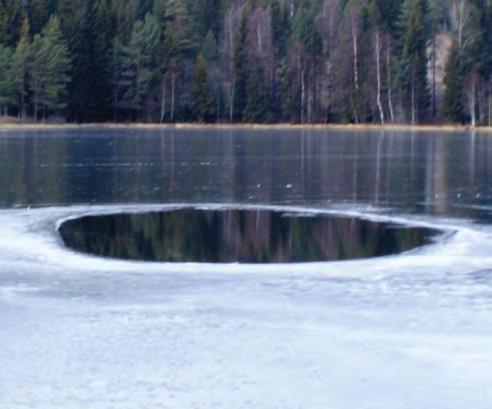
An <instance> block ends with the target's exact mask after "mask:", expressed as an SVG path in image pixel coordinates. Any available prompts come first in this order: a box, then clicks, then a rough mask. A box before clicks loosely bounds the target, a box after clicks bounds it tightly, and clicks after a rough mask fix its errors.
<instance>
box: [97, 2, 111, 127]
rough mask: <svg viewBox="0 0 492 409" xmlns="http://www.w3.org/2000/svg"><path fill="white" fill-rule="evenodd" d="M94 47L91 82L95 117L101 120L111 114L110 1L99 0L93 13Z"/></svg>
mask: <svg viewBox="0 0 492 409" xmlns="http://www.w3.org/2000/svg"><path fill="white" fill-rule="evenodd" d="M92 26H93V28H94V33H95V35H94V49H93V53H94V55H93V59H92V66H93V68H92V70H93V79H94V80H93V83H92V84H91V88H92V90H93V92H94V99H95V104H96V110H95V119H97V120H103V119H105V118H108V117H109V116H110V114H111V108H110V107H111V101H112V83H111V57H112V52H113V50H112V47H113V38H114V36H115V21H114V18H113V14H112V12H111V7H110V1H109V0H100V1H99V3H98V4H97V6H96V9H95V13H94V23H93V25H92Z"/></svg>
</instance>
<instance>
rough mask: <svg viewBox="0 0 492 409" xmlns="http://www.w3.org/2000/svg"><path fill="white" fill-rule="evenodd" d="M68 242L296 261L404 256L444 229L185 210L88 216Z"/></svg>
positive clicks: (107, 249) (203, 258)
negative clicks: (403, 254)
mask: <svg viewBox="0 0 492 409" xmlns="http://www.w3.org/2000/svg"><path fill="white" fill-rule="evenodd" d="M60 233H61V236H62V238H63V240H64V242H65V243H66V244H67V245H68V247H71V248H73V249H75V250H78V251H82V252H86V253H90V254H94V255H97V256H105V257H113V258H121V259H129V260H145V261H169V262H210V263H230V262H243V263H290V262H307V261H334V260H351V259H359V258H369V257H378V256H385V255H390V254H397V253H401V252H403V251H407V250H412V249H414V248H416V247H419V246H421V245H423V244H426V243H429V239H430V238H431V237H432V236H433V235H434V234H435V233H437V232H434V231H433V230H431V229H424V228H410V227H401V226H400V227H397V226H394V225H392V224H388V223H376V222H371V221H367V220H361V219H357V218H348V217H335V216H327V215H314V214H312V215H305V214H296V213H285V212H280V211H273V210H201V209H191V208H190V209H180V210H171V211H166V212H153V213H143V214H116V215H103V216H86V217H82V218H79V219H75V220H70V221H67V222H65V223H64V224H62V226H61V227H60Z"/></svg>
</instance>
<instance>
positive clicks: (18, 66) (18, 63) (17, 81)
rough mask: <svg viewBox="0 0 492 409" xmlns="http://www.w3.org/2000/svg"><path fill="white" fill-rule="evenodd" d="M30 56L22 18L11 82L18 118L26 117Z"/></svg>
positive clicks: (29, 42)
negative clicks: (15, 97) (15, 96)
mask: <svg viewBox="0 0 492 409" xmlns="http://www.w3.org/2000/svg"><path fill="white" fill-rule="evenodd" d="M30 56H31V41H30V37H29V23H28V21H27V19H25V20H24V22H23V24H22V29H21V38H20V40H19V42H18V43H17V47H16V48H15V51H14V55H13V62H12V68H13V84H14V88H15V93H16V95H17V104H16V105H17V107H18V110H19V112H18V114H19V119H20V120H21V121H24V120H25V119H26V111H27V95H28V70H29V60H30Z"/></svg>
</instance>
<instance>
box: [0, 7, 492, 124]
mask: <svg viewBox="0 0 492 409" xmlns="http://www.w3.org/2000/svg"><path fill="white" fill-rule="evenodd" d="M0 110H1V112H2V113H3V114H10V115H16V116H17V117H18V118H19V120H27V119H33V120H40V119H45V118H50V119H59V120H68V121H76V122H89V121H112V120H113V121H145V122H176V121H199V122H265V123H269V122H292V123H327V122H343V123H349V122H350V123H415V124H416V123H423V122H424V123H429V122H438V121H439V122H443V121H445V120H449V121H452V122H458V123H467V122H469V123H471V124H472V125H481V124H487V125H490V123H491V122H492V0H0Z"/></svg>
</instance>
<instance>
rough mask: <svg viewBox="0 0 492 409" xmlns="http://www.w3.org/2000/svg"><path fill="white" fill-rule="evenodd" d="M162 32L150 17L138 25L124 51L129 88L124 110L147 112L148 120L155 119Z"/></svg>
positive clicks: (125, 96) (124, 77)
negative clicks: (157, 65) (154, 98)
mask: <svg viewBox="0 0 492 409" xmlns="http://www.w3.org/2000/svg"><path fill="white" fill-rule="evenodd" d="M160 41H161V32H160V28H159V26H158V24H157V21H156V19H155V17H154V16H153V15H152V14H147V15H146V16H145V20H144V21H142V20H139V21H137V22H135V25H134V27H133V30H132V34H131V37H130V42H129V44H128V46H126V47H125V48H124V59H123V67H124V70H123V77H122V86H123V87H124V88H126V91H125V93H124V95H123V99H122V101H121V103H122V106H123V107H124V108H126V109H128V110H130V111H135V112H137V113H139V112H141V111H142V110H145V112H146V120H148V121H150V120H151V117H152V104H153V100H152V98H153V96H152V95H151V91H152V90H153V89H154V86H155V85H156V81H157V79H158V72H157V71H156V69H155V67H156V57H157V55H158V50H159V45H160Z"/></svg>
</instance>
